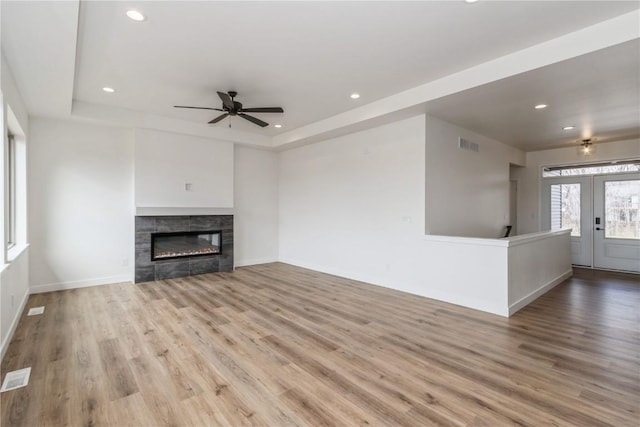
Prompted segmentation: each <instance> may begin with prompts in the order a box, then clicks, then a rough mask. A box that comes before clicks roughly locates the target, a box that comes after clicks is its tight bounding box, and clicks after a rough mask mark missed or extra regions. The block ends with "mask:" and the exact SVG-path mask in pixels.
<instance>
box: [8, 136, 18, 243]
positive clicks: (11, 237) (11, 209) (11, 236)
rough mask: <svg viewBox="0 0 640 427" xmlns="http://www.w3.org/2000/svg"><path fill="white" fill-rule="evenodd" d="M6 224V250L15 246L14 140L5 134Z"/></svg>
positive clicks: (15, 177) (13, 137)
mask: <svg viewBox="0 0 640 427" xmlns="http://www.w3.org/2000/svg"><path fill="white" fill-rule="evenodd" d="M7 141H8V144H7V175H6V180H7V203H8V209H7V222H6V226H7V229H6V237H7V242H6V243H7V249H8V248H11V247H12V246H14V245H15V244H16V179H17V176H16V139H15V136H14V135H13V134H12V133H11V132H8V134H7Z"/></svg>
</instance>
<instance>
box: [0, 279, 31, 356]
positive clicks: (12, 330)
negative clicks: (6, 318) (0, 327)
mask: <svg viewBox="0 0 640 427" xmlns="http://www.w3.org/2000/svg"><path fill="white" fill-rule="evenodd" d="M28 300H29V289H27V291H26V292H25V293H24V296H23V297H22V301H21V302H20V307H19V308H18V310H17V311H16V316H15V317H14V318H13V321H12V322H11V327H10V328H9V332H8V333H7V336H6V337H4V340H3V341H2V350H1V352H0V361H1V360H2V359H4V354H5V353H6V352H7V349H8V348H9V343H11V339H12V338H13V334H14V333H15V332H16V328H17V327H18V322H20V318H21V317H22V312H23V311H24V308H25V307H26V305H27V301H28Z"/></svg>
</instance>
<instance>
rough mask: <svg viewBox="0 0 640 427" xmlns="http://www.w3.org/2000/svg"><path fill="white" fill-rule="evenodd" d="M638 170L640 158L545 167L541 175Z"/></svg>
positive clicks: (575, 174)
mask: <svg viewBox="0 0 640 427" xmlns="http://www.w3.org/2000/svg"><path fill="white" fill-rule="evenodd" d="M638 171H640V160H624V161H619V162H607V163H591V164H585V165H575V166H553V167H546V168H544V169H543V170H542V177H543V178H549V177H553V176H579V175H599V174H610V173H624V172H638Z"/></svg>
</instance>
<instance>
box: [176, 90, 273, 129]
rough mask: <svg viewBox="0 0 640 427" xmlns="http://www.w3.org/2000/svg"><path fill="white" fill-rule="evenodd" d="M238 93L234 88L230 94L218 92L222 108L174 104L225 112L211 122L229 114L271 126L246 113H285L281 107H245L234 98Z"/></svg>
mask: <svg viewBox="0 0 640 427" xmlns="http://www.w3.org/2000/svg"><path fill="white" fill-rule="evenodd" d="M237 95H238V92H235V91H232V90H230V91H229V93H228V94H227V93H224V92H218V96H219V97H220V99H221V100H222V108H210V107H189V106H186V105H174V107H175V108H193V109H195V110H214V111H222V112H223V114H221V115H219V116H218V117H216V118H215V119H213V120H211V121H210V122H209V124H212V123H218V122H219V121H220V120H222V119H224V118H225V117H227V116H239V117H242V118H243V119H245V120H248V121H250V122H251V123H255V124H257V125H258V126H261V127H265V126H269V123H267V122H264V121H262V120H260V119H258V118H256V117H253V116H250V115H248V114H245V113H284V110H283V109H282V108H280V107H260V108H244V107H243V106H242V104H241V103H239V102H238V101H235V100H234V99H233V98H235V97H236V96H237ZM229 127H231V124H229Z"/></svg>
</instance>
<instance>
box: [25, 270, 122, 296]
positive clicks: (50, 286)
mask: <svg viewBox="0 0 640 427" xmlns="http://www.w3.org/2000/svg"><path fill="white" fill-rule="evenodd" d="M122 282H131V276H130V275H128V274H122V275H119V276H109V277H100V278H96V279H88V280H74V281H71V282H59V283H47V284H45V285H37V286H31V288H30V291H31V293H32V294H41V293H43V292H54V291H63V290H66V289H76V288H88V287H90V286H99V285H110V284H112V283H122Z"/></svg>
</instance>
